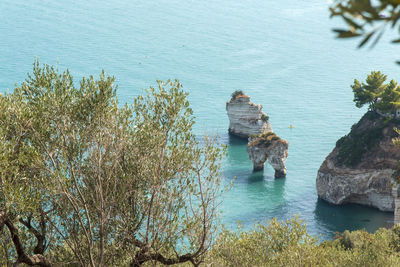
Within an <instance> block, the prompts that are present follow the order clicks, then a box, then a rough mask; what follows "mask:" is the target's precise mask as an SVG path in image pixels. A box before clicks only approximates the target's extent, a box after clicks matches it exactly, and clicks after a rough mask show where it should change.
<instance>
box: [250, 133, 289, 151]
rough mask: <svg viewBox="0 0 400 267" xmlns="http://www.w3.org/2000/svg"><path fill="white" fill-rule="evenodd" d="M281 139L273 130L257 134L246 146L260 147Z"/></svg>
mask: <svg viewBox="0 0 400 267" xmlns="http://www.w3.org/2000/svg"><path fill="white" fill-rule="evenodd" d="M276 140H281V138H280V137H279V136H277V135H276V134H275V133H274V132H267V133H263V134H259V135H258V136H256V137H255V138H253V140H251V142H249V144H248V146H261V147H265V148H266V147H269V146H270V145H271V144H272V141H276Z"/></svg>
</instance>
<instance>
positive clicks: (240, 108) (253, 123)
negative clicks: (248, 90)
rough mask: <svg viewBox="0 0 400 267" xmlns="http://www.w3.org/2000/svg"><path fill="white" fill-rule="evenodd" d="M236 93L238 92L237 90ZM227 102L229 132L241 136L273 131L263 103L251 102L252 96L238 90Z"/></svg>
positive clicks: (245, 136)
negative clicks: (263, 108)
mask: <svg viewBox="0 0 400 267" xmlns="http://www.w3.org/2000/svg"><path fill="white" fill-rule="evenodd" d="M235 93H236V92H235ZM235 93H234V94H233V95H232V99H231V100H230V101H229V102H227V103H226V111H227V112H228V117H229V133H230V134H233V135H236V136H238V137H241V138H248V137H249V136H251V135H259V134H263V133H267V132H272V128H271V125H270V124H269V122H268V118H269V117H268V116H267V114H265V113H264V112H263V111H262V106H261V105H256V104H254V103H252V102H250V97H249V96H247V95H244V94H243V92H241V91H237V93H236V94H235Z"/></svg>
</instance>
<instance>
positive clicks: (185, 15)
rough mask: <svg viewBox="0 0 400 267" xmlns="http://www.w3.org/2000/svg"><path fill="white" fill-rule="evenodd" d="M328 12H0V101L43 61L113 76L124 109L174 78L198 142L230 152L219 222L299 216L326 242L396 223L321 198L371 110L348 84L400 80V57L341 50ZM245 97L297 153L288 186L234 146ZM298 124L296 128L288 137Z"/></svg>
mask: <svg viewBox="0 0 400 267" xmlns="http://www.w3.org/2000/svg"><path fill="white" fill-rule="evenodd" d="M328 5H329V3H328V1H321V0H308V1H306V0H301V1H289V0H281V1H265V0H264V1H261V0H242V1H228V0H219V1H214V0H203V1H190V0H189V1H177V0H168V1H167V0H155V1H134V0H113V1H98V0H96V1H94V0H88V1H72V0H71V1H67V0H59V1H50V0H40V1H39V0H30V1H28V0H25V1H22V0H21V1H15V0H1V1H0V63H1V64H0V90H1V91H10V90H12V89H13V87H14V84H15V83H20V82H21V81H22V80H23V79H24V78H25V77H26V73H27V72H29V71H30V70H31V69H32V62H33V60H34V57H36V56H38V57H39V58H40V60H41V62H45V63H48V64H53V65H57V66H59V68H60V69H65V68H67V67H68V68H69V69H70V70H71V72H72V73H73V74H74V76H75V77H77V78H79V77H81V76H82V75H90V74H98V73H99V72H100V71H101V69H103V68H104V69H105V70H106V71H107V72H108V73H109V74H112V75H115V76H116V77H117V82H118V84H119V93H118V96H119V99H120V101H121V102H128V103H132V100H133V97H134V96H136V95H138V94H140V93H141V92H142V89H143V88H146V87H148V86H150V85H154V84H155V80H156V79H168V78H178V79H179V80H180V81H181V82H182V83H183V85H184V87H185V89H186V90H187V91H189V92H190V101H191V104H192V107H193V109H194V111H195V115H196V121H197V124H196V127H195V132H196V134H197V135H199V136H201V135H219V136H220V137H221V139H222V141H223V142H224V143H226V144H228V145H229V147H228V158H227V160H226V162H225V163H224V174H225V177H226V178H225V179H226V180H227V181H231V180H232V179H233V177H236V179H235V180H234V186H233V188H232V190H231V191H230V192H228V193H227V194H226V195H225V196H224V202H223V204H222V209H223V214H224V217H223V221H224V223H225V224H227V226H228V227H230V228H233V227H234V226H235V225H236V222H237V221H238V220H240V221H242V223H243V224H245V226H246V227H249V226H251V225H252V224H253V223H254V222H255V221H257V220H265V219H269V218H272V217H277V218H279V219H286V218H290V217H291V216H293V215H295V214H299V215H300V217H301V218H303V219H305V220H306V222H307V224H308V226H309V229H310V231H311V232H312V233H314V234H317V235H319V234H321V235H322V238H330V237H332V235H333V234H334V232H336V231H343V230H344V229H360V228H366V229H367V230H369V231H373V230H375V229H376V228H377V227H381V226H385V225H388V224H390V222H391V220H392V219H393V218H392V217H393V215H392V214H391V213H384V212H379V211H377V210H375V209H371V208H365V207H361V206H357V205H346V206H341V207H336V206H332V205H329V204H327V203H325V202H323V201H320V200H318V199H317V195H316V189H315V178H316V174H317V171H318V168H319V166H320V164H321V163H322V161H323V160H324V158H325V157H326V155H327V154H328V153H329V152H330V151H331V150H332V148H333V146H334V144H335V142H336V140H337V139H338V138H339V137H341V136H342V135H344V134H346V133H347V132H348V131H349V129H350V126H351V125H352V124H353V123H355V122H357V121H358V120H359V118H360V117H361V115H362V114H363V113H364V112H365V110H359V109H357V108H355V106H354V104H353V102H352V93H351V89H350V87H349V85H350V84H351V83H352V81H353V79H354V78H359V79H363V78H364V77H365V76H366V74H367V73H368V72H370V71H371V70H378V69H379V70H381V71H383V72H384V73H386V74H388V75H389V77H393V78H399V77H398V76H397V77H396V76H395V74H397V73H398V70H399V67H398V66H396V65H395V64H394V61H395V59H398V58H396V56H397V55H396V54H395V53H394V51H395V49H396V46H394V45H389V44H388V41H387V38H383V40H381V42H380V43H379V44H378V45H377V46H376V47H375V48H374V49H372V50H368V49H362V50H357V49H356V45H357V42H356V41H354V40H353V41H343V40H336V39H334V36H333V34H332V32H331V28H334V27H338V26H340V25H341V23H340V21H336V20H330V19H329V13H328ZM236 89H242V90H244V91H245V92H246V93H247V94H248V95H250V96H251V97H252V101H254V102H255V103H259V104H262V105H263V106H264V111H265V112H266V113H267V114H268V115H269V116H270V122H271V124H272V127H273V129H274V130H275V131H276V132H277V133H278V134H279V135H280V136H281V137H283V138H284V139H286V140H288V141H289V143H290V147H289V157H288V160H287V169H288V175H287V177H286V179H279V180H275V179H274V178H273V170H272V169H271V168H270V167H267V168H266V169H265V170H264V172H259V173H252V164H251V162H250V160H249V159H248V156H247V153H246V142H243V141H241V140H237V139H234V138H230V137H229V136H228V135H227V128H228V124H229V123H228V118H227V116H226V111H225V102H226V101H227V100H228V99H229V97H230V94H231V93H232V92H233V91H234V90H236ZM290 124H293V125H294V126H295V128H293V129H289V128H288V126H289V125H290Z"/></svg>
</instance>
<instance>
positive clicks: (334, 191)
mask: <svg viewBox="0 0 400 267" xmlns="http://www.w3.org/2000/svg"><path fill="white" fill-rule="evenodd" d="M395 123H396V122H385V118H383V117H380V116H377V115H376V114H374V113H373V112H372V111H369V112H368V113H367V114H365V115H364V116H363V118H361V120H360V121H359V122H358V123H357V124H355V125H353V127H352V130H351V132H350V133H349V134H348V135H347V136H346V137H344V139H341V141H340V142H339V143H338V144H337V145H336V147H335V148H334V149H333V151H332V152H331V153H330V154H329V155H328V156H327V157H326V159H325V161H324V162H323V163H322V165H321V167H320V169H319V170H318V174H317V180H316V187H317V193H318V196H319V197H320V198H322V199H324V200H326V201H328V202H330V203H333V204H343V203H357V204H362V205H367V206H372V207H376V208H378V209H380V210H382V211H394V210H395V207H396V199H397V198H398V196H397V195H398V194H397V190H393V189H394V188H397V187H398V183H397V182H396V180H398V179H399V177H397V178H395V177H396V176H399V169H398V168H399V160H400V149H399V148H398V147H396V146H394V145H393V143H392V138H393V137H395V136H396V134H395V132H394V131H393V127H394V126H396V124H395ZM374 129H375V130H374ZM376 129H378V130H379V131H376ZM371 130H373V131H375V132H371ZM371 133H375V135H376V136H378V137H379V139H378V143H376V145H369V147H368V149H367V150H366V151H365V152H364V153H363V154H362V155H361V158H360V161H359V162H358V163H356V164H355V165H354V166H348V165H346V164H344V163H339V162H340V159H341V158H342V157H343V156H349V155H350V153H351V152H352V151H354V150H352V151H346V150H345V151H346V154H342V155H341V154H340V149H342V148H343V146H344V145H343V144H344V143H343V142H347V145H345V147H346V146H348V145H349V144H351V143H349V142H348V141H350V142H356V141H357V140H362V138H364V137H365V136H371V135H372V134H371ZM393 192H395V193H396V194H394V193H393ZM397 202H398V204H400V201H399V200H398V199H397ZM398 204H397V206H398ZM398 208H399V207H398ZM399 217H400V216H399Z"/></svg>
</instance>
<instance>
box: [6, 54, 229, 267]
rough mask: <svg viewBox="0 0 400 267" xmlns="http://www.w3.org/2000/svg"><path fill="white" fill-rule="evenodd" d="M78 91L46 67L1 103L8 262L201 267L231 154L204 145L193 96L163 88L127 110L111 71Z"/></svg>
mask: <svg viewBox="0 0 400 267" xmlns="http://www.w3.org/2000/svg"><path fill="white" fill-rule="evenodd" d="M79 85H80V86H79V88H77V87H75V84H74V82H73V79H72V76H71V74H70V73H69V71H65V72H63V73H59V72H58V70H56V69H55V68H53V67H51V66H47V65H45V66H43V67H41V66H40V65H39V62H35V64H34V68H33V73H32V74H30V75H28V78H27V79H26V81H25V82H24V83H23V84H22V85H21V86H20V87H18V88H16V89H15V90H14V92H13V93H12V94H6V95H4V96H0V234H1V236H2V237H4V238H2V239H1V241H2V242H1V244H0V246H2V251H1V252H0V256H4V258H5V262H1V264H10V263H11V262H15V263H16V264H18V263H25V264H28V265H34V264H38V265H41V266H51V265H53V264H61V265H77V264H78V265H82V266H89V265H90V266H103V265H106V266H112V265H131V266H140V265H142V264H143V263H145V262H148V261H153V262H155V261H158V262H162V263H164V264H174V263H179V262H191V263H192V264H194V265H198V264H199V263H200V262H201V261H202V259H203V257H204V253H205V252H206V251H207V249H208V248H209V246H210V244H211V242H212V240H213V237H214V233H215V231H216V226H217V225H218V220H217V210H216V208H217V204H218V203H217V202H216V201H217V196H218V195H219V194H220V193H221V189H220V182H221V179H220V176H221V175H220V162H221V159H222V156H223V151H221V149H220V148H218V147H217V144H216V143H215V141H214V140H212V139H209V138H206V139H205V140H204V141H203V142H202V143H201V144H200V143H199V141H197V140H196V138H195V136H194V135H193V133H192V126H193V124H194V119H193V112H192V110H191V109H190V107H189V103H188V101H187V93H184V92H183V90H182V86H181V84H180V83H179V82H178V81H166V82H162V81H158V86H157V88H152V87H151V88H150V89H148V90H147V92H146V95H144V96H138V97H137V98H136V99H135V101H134V105H133V106H128V105H125V106H122V107H120V106H119V104H118V100H117V98H116V86H115V85H114V78H113V77H109V76H107V75H106V74H105V73H104V72H102V73H101V74H100V76H99V78H98V79H95V78H94V77H93V76H91V77H89V78H83V79H82V80H81V81H80V83H79ZM171 252H173V253H171ZM2 258H3V257H2Z"/></svg>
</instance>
